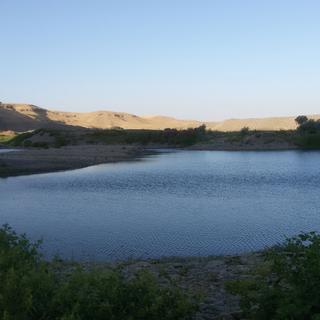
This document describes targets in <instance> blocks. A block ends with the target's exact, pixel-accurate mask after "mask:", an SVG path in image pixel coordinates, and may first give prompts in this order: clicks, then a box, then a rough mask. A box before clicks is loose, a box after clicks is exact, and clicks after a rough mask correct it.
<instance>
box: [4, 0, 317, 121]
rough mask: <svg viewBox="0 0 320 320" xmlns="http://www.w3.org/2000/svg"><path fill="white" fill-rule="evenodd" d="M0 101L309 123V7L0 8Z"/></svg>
mask: <svg viewBox="0 0 320 320" xmlns="http://www.w3.org/2000/svg"><path fill="white" fill-rule="evenodd" d="M0 14H1V18H0V45H1V46H0V74H1V76H0V101H2V102H21V103H32V104H35V105H38V106H41V107H45V108H49V109H54V110H65V111H81V112H82V111H83V112H84V111H94V110H104V109H105V110H114V111H124V112H129V113H134V114H138V115H155V114H162V115H168V116H174V117H178V118H183V119H199V120H222V119H226V118H248V117H265V116H286V115H298V114H313V113H320V18H319V17H320V1H318V0H299V1H297V0H145V1H143V0H127V1H126V0H114V1H112V0H101V1H99V0H86V1H84V0H46V1H43V0H0Z"/></svg>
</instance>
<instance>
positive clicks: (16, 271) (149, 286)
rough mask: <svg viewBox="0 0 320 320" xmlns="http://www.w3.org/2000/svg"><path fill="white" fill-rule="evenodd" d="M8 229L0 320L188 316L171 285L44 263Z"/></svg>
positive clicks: (0, 257)
mask: <svg viewBox="0 0 320 320" xmlns="http://www.w3.org/2000/svg"><path fill="white" fill-rule="evenodd" d="M38 248H39V242H37V243H31V242H30V241H29V240H28V239H27V238H26V237H25V236H23V235H22V236H20V235H17V234H16V233H15V232H14V231H13V230H12V229H11V228H10V227H8V226H4V227H3V228H1V229H0V284H1V285H0V319H2V320H39V319H46V320H51V319H52V320H56V319H61V320H62V319H63V320H71V319H72V320H87V319H88V320H89V319H90V320H91V319H94V320H95V319H97V320H100V319H101V320H106V319H108V320H109V319H110V320H135V319H137V320H138V319H139V320H144V319H145V320H147V319H148V320H161V319H163V320H164V319H169V320H170V319H172V320H174V319H188V318H190V316H191V315H192V314H193V313H194V311H195V306H194V305H193V304H192V303H191V302H190V299H189V298H187V296H186V295H184V294H183V293H182V292H181V291H180V290H178V289H177V288H175V287H160V286H159V285H158V283H157V281H156V279H155V278H154V276H153V275H152V274H150V273H148V272H140V273H137V274H136V275H135V277H133V278H132V279H130V280H126V279H124V278H123V276H122V275H121V273H120V271H100V272H97V271H84V270H83V269H82V268H81V267H80V266H77V268H73V269H72V268H71V269H70V266H69V268H67V267H65V268H63V264H62V265H61V266H62V267H61V266H60V267H57V265H56V262H51V263H49V262H46V261H44V260H43V258H42V257H41V255H40V254H39V251H38Z"/></svg>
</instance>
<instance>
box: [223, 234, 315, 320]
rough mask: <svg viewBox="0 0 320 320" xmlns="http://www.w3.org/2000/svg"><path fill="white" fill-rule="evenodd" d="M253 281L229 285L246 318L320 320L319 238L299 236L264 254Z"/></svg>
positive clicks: (311, 235) (312, 235) (309, 235)
mask: <svg viewBox="0 0 320 320" xmlns="http://www.w3.org/2000/svg"><path fill="white" fill-rule="evenodd" d="M265 259H266V261H265V264H264V265H263V266H262V268H259V269H257V270H256V272H255V273H254V274H253V275H252V278H248V279H246V280H238V281H234V282H231V283H229V284H228V286H227V287H228V289H229V291H231V292H232V293H234V294H239V295H240V297H241V308H242V310H243V311H244V313H245V316H246V317H247V318H248V319H259V320H264V319H265V320H267V319H279V320H280V319H281V320H282V319H292V320H300V319H301V320H304V319H311V320H316V319H320V294H319V287H320V236H319V235H317V234H315V233H309V234H301V235H299V236H297V237H294V238H291V239H288V240H287V241H286V242H285V243H284V244H283V245H281V246H278V247H276V248H274V249H272V250H270V251H268V252H267V253H266V255H265Z"/></svg>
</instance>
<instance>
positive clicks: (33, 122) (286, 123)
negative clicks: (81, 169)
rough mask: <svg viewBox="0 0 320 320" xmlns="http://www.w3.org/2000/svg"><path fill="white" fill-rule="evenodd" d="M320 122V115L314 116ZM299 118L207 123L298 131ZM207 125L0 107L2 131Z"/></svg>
mask: <svg viewBox="0 0 320 320" xmlns="http://www.w3.org/2000/svg"><path fill="white" fill-rule="evenodd" d="M310 117H311V118H315V119H320V115H313V116H310ZM294 118H295V117H279V118H257V119H229V120H225V121H221V122H205V124H206V125H207V127H208V128H210V129H213V130H220V131H238V130H240V129H241V128H243V127H249V128H250V129H256V130H289V129H295V128H296V124H295V121H294ZM202 123H204V122H200V121H196V120H178V119H175V118H171V117H165V116H137V115H133V114H129V113H124V112H113V111H95V112H61V111H51V110H46V109H43V108H39V107H37V106H34V105H31V104H4V103H1V104H0V131H5V130H14V131H27V130H33V129H38V128H63V127H66V126H68V127H84V128H101V129H107V128H112V127H121V128H124V129H165V128H177V129H183V128H191V127H197V126H199V125H201V124H202Z"/></svg>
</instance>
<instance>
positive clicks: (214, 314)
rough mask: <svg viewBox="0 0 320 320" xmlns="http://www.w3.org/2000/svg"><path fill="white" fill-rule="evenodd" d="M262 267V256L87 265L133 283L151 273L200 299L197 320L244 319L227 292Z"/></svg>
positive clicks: (163, 259)
mask: <svg viewBox="0 0 320 320" xmlns="http://www.w3.org/2000/svg"><path fill="white" fill-rule="evenodd" d="M262 263H263V257H262V253H249V254H243V255H239V256H217V257H215V256H209V257H187V258H179V257H173V258H161V259H150V260H128V261H122V262H115V263H84V264H82V265H83V266H84V268H85V269H86V270H98V271H99V270H100V271H103V270H120V271H121V273H122V274H123V275H124V277H125V278H127V279H130V278H132V277H134V275H135V274H136V273H137V272H139V271H148V272H151V273H152V274H153V275H154V276H155V277H156V279H157V281H158V283H159V284H160V285H161V286H170V285H172V284H174V285H175V286H177V287H178V288H180V289H181V290H182V291H183V292H184V293H186V294H187V295H190V296H191V297H193V298H195V299H197V300H198V301H197V302H198V303H199V310H198V311H197V313H196V314H195V316H194V317H193V318H192V319H194V320H209V319H210V320H214V319H216V320H218V319H219V320H222V319H225V320H227V319H228V320H232V319H234V320H235V319H242V317H241V309H240V306H239V297H238V296H235V295H233V294H231V293H230V292H228V290H227V285H228V283H229V282H230V281H232V280H239V279H247V278H250V277H252V275H251V274H250V273H251V271H252V270H254V269H255V268H256V267H257V266H259V265H261V264H262Z"/></svg>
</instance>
